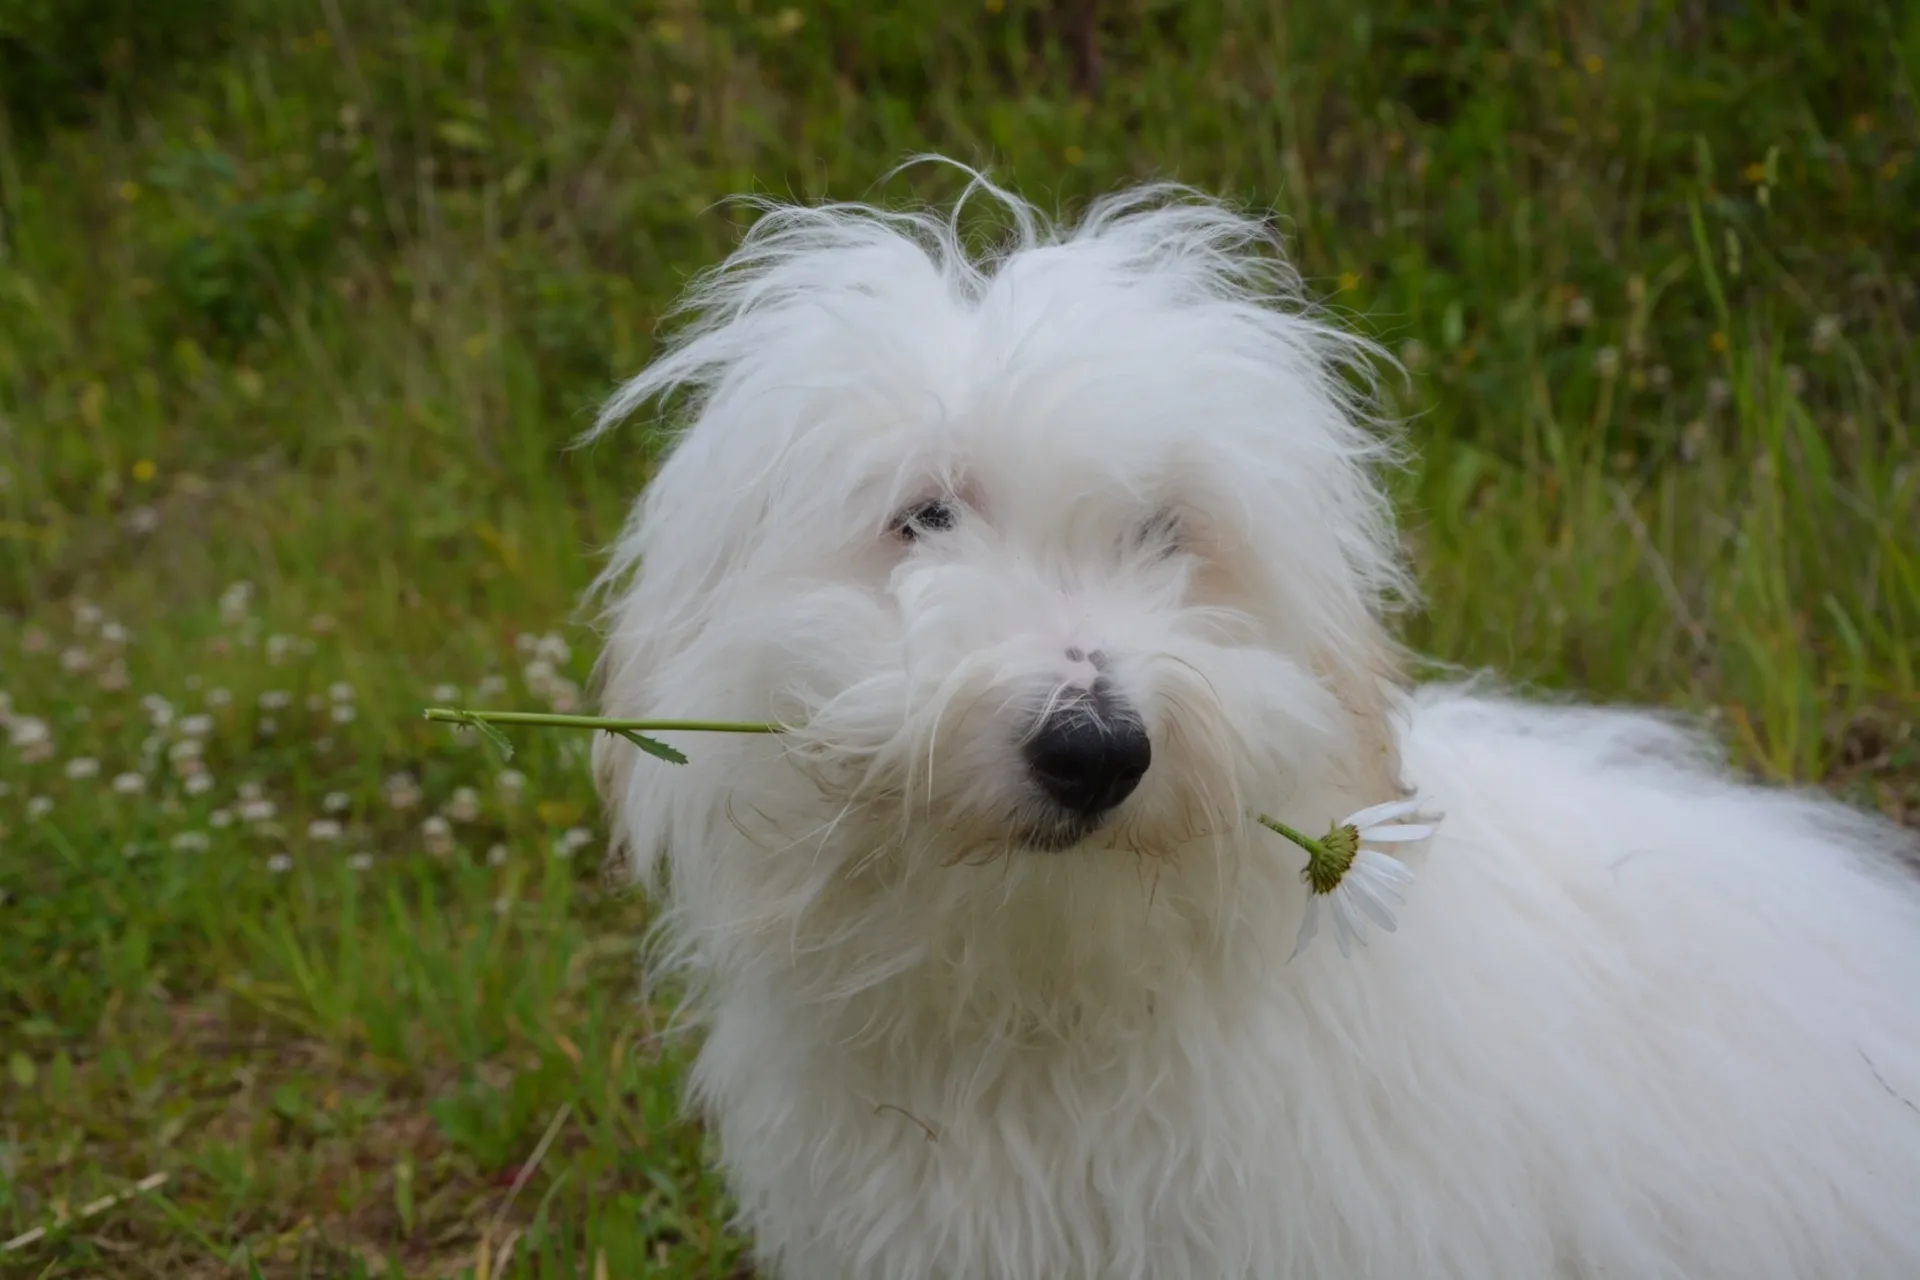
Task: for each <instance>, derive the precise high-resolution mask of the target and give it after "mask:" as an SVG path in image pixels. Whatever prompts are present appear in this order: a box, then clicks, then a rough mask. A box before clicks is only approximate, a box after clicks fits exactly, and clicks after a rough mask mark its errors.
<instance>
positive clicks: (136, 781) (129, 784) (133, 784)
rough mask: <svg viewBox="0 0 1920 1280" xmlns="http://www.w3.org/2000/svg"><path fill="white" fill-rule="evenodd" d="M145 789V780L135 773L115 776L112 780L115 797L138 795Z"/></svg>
mask: <svg viewBox="0 0 1920 1280" xmlns="http://www.w3.org/2000/svg"><path fill="white" fill-rule="evenodd" d="M146 789H147V780H146V779H145V778H143V777H141V776H140V775H139V774H137V773H122V774H117V775H115V777H114V779H113V790H114V792H115V794H117V795H123V796H132V795H138V794H140V793H141V792H142V791H145V790H146Z"/></svg>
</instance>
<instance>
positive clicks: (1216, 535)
mask: <svg viewBox="0 0 1920 1280" xmlns="http://www.w3.org/2000/svg"><path fill="white" fill-rule="evenodd" d="M975 190H976V191H977V192H982V193H984V194H985V195H986V197H987V198H989V199H990V200H991V201H993V202H994V204H995V207H996V208H997V209H999V210H1000V211H1002V212H1003V213H1004V214H1005V215H1006V217H1007V218H1008V220H1009V221H1010V223H1011V231H1010V235H1009V237H1008V239H1007V243H1006V247H1005V248H1004V249H1002V250H1000V251H997V252H994V253H990V254H977V253H974V252H970V251H969V249H968V248H967V247H966V245H965V244H963V242H962V237H961V234H960V231H959V228H958V221H957V220H958V211H957V210H956V211H955V213H954V214H953V216H951V217H936V216H933V215H930V214H897V213H887V212H881V211H876V210H872V209H867V208H862V207H848V206H833V207H825V208H791V207H769V208H767V209H766V211H765V213H764V216H763V217H762V218H761V219H760V220H759V222H758V223H757V225H756V227H755V228H754V230H753V232H752V233H751V234H750V235H749V237H748V238H747V240H746V243H745V244H744V246H743V247H742V248H741V249H740V250H739V251H738V252H737V253H735V254H734V255H733V257H732V258H731V259H730V260H729V261H728V262H727V263H725V264H724V265H723V266H722V267H721V268H720V269H718V270H717V271H716V272H715V273H713V274H711V275H709V276H707V277H705V278H704V279H703V280H701V281H700V282H699V283H698V284H697V285H696V286H695V287H694V289H693V290H692V293H691V295H690V297H689V299H688V303H687V311H688V312H689V314H690V315H691V317H692V319H691V323H690V324H689V325H688V326H687V327H686V329H685V330H684V331H683V332H682V334H681V336H680V337H679V339H678V340H677V341H676V342H675V343H674V344H673V345H672V346H670V347H669V348H668V350H667V351H666V352H665V353H664V354H663V355H661V356H660V358H659V359H658V360H657V361H655V362H654V363H653V364H652V365H651V367H649V368H648V369H646V370H645V371H644V372H642V373H641V374H640V375H639V376H638V377H636V378H635V379H634V380H633V381H632V382H631V383H629V384H628V385H627V386H626V387H625V388H624V389H623V390H621V391H620V392H619V394H618V395H617V396H616V397H615V398H614V399H613V401H612V402H611V403H610V404H609V405H608V407H607V410H606V413H605V415H604V418H603V421H602V427H603V429H604V428H605V427H608V426H611V425H612V424H613V423H614V422H616V421H617V420H619V419H622V418H625V417H627V416H628V415H629V414H630V413H632V412H633V411H635V410H637V409H639V408H641V407H642V406H644V405H647V404H649V403H658V404H663V405H665V406H667V407H668V408H669V410H670V411H671V412H672V413H673V415H674V417H675V419H676V422H677V424H678V427H679V432H678V435H677V438H676V440H675V442H674V445H673V447H672V449H671V451H670V453H669V455H668V456H667V458H666V460H665V462H664V463H663V464H662V465H661V467H660V469H659V471H658V473H657V475H656V476H655V478H654V479H653V480H652V482H651V484H650V485H649V486H648V488H647V489H646V491H645V493H644V494H643V495H642V497H641V499H640V501H639V503H638V506H637V507H636V510H635V512H634V514H633V517H632V520H631V523H630V525H629V526H628V528H627V529H626V531H625V533H624V534H623V536H622V537H621V539H620V541H619V543H618V546H617V548H616V550H615V554H614V556H613V558H612V563H611V565H610V567H609V569H608V572H607V575H606V578H605V580H604V582H603V584H602V587H603V589H604V591H605V593H606V595H605V599H606V602H607V606H608V632H609V635H608V643H607V648H606V652H605V655H604V658H603V662H602V668H601V671H600V673H599V681H600V689H601V695H602V702H603V703H604V711H605V713H606V714H609V715H618V716H662V717H699V718H707V719H713V718H729V719H740V720H775V721H779V722H781V723H784V724H787V725H790V726H793V729H792V732H790V733H789V734H786V735H783V736H781V737H777V738H769V737H746V736H740V737H729V736H721V735H693V734H682V735H678V736H674V735H664V736H668V737H671V738H673V741H674V742H675V745H677V746H679V747H681V748H682V749H683V750H685V751H686V752H687V753H688V754H689V755H690V756H691V757H692V759H691V763H689V764H687V765H684V766H680V767H675V766H672V765H668V764H665V763H662V762H660V761H657V760H654V759H651V758H648V757H644V756H640V755H639V754H638V753H636V752H635V751H634V749H633V748H632V747H631V746H630V745H628V744H626V743H624V742H621V741H618V740H616V739H613V738H610V737H603V738H602V740H601V742H600V746H599V748H598V755H597V760H596V765H597V771H598V776H599V781H600V785H601V788H602V793H603V795H604V798H605V801H606V803H607V805H608V809H609V813H610V817H611V821H612V823H613V827H614V830H615V832H616V839H617V843H618V846H619V849H620V850H621V851H622V852H623V854H624V856H625V858H626V860H627V862H628V864H629V866H630V868H631V870H632V871H633V872H635V873H637V874H638V875H639V876H641V877H643V878H644V879H645V880H646V881H647V883H649V884H650V885H652V886H653V888H654V889H655V891H656V892H657V893H658V894H659V896H660V900H661V902H662V907H663V910H662V916H661V921H660V927H661V934H660V938H661V942H662V947H661V950H660V952H659V957H658V958H659V963H660V965H661V969H662V972H667V973H671V974H673V975H675V976H676V977H677V979H678V980H679V981H680V982H681V983H682V984H683V985H682V987H681V990H682V993H683V995H684V1000H685V1008H686V1010H687V1011H688V1013H689V1014H690V1015H692V1016H693V1017H694V1018H695V1019H696V1020H697V1022H698V1023H699V1024H700V1027H701V1030H702V1032H703V1035H702V1040H701V1047H700V1050H699V1053H698V1058H697V1061H696V1062H695V1064H694V1066H693V1069H692V1075H691V1084H690V1087H691V1092H692V1096H693V1099H694V1100H695V1102H696V1104H697V1105H698V1107H699V1108H700V1109H701V1110H702V1111H703V1112H704V1113H705V1114H706V1115H707V1116H708V1117H709V1118H710V1121H711V1123H712V1124H713V1126H714V1128H715V1131H716V1133H717V1136H718V1141H719V1149H720V1153H721V1158H722V1160H723V1161H724V1165H725V1170H726V1174H727V1177H728V1178H729V1181H730V1185H731V1187H732V1190H733V1192H734V1194H735V1196H736V1198H737V1202H738V1206H739V1210H740V1215H741V1220H742V1226H743V1227H744V1228H745V1229H746V1230H748V1231H749V1232H751V1234H752V1236H753V1238H754V1241H755V1243H756V1249H757V1257H758V1259H759V1263H760V1265H761V1267H762V1268H763V1269H764V1271H765V1273H766V1274H768V1275H769V1276H771V1277H776V1278H780V1280H1042V1278H1047V1280H1227V1278H1236V1280H1283V1278H1289V1280H1290V1278H1293V1277H1327V1278H1329V1280H1333V1278H1338V1280H1367V1278H1377V1280H1415V1278H1438V1277H1461V1278H1463V1280H1464V1278H1472V1280H1489V1278H1493V1280H1545V1278H1549V1277H1568V1278H1571V1277H1582V1278H1589V1280H1598V1278H1599V1277H1615V1278H1619V1280H1768V1278H1778V1280H1789V1278H1793V1280H1806V1278H1810V1277H1835V1278H1838V1277H1849V1278H1852V1280H1868V1278H1875V1280H1913V1278H1914V1277H1920V1105H1917V1104H1920V891H1917V890H1916V887H1915V883H1914V881H1913V879H1912V878H1911V877H1910V876H1909V874H1908V873H1907V872H1906V871H1905V870H1904V869H1903V868H1901V867H1899V866H1898V865H1897V864H1896V860H1895V857H1894V855H1895V853H1896V852H1897V851H1898V850H1899V849H1900V848H1902V847H1903V836H1902V834H1901V833H1900V832H1898V831H1897V830H1895V829H1894V828H1893V827H1891V826H1889V825H1884V824H1882V823H1881V822H1879V821H1878V820H1876V819H1874V818H1871V817H1868V816H1865V815H1863V814H1860V813H1857V812H1853V811H1850V810H1848V809H1845V808H1842V807H1841V806H1839V805H1837V804H1835V803H1833V802H1830V801H1828V800H1825V799H1822V798H1820V797H1817V796H1814V795H1807V794H1789V793H1784V792H1780V791H1773V790H1763V789H1756V788H1755V787H1752V786H1749V785H1746V784H1744V783H1743V782H1741V781H1739V780H1738V779H1736V778H1735V777H1734V776H1732V775H1731V774H1730V773H1729V772H1728V771H1727V770H1726V769H1725V768H1724V767H1723V766H1722V764H1721V763H1720V762H1719V761H1718V759H1717V758H1716V757H1715V755H1714V753H1713V752H1712V751H1711V749H1710V748H1709V747H1708V745H1707V744H1706V743H1705V742H1704V741H1703V740H1702V739H1701V738H1699V737H1697V736H1696V735H1694V734H1693V733H1692V732H1691V731H1690V730H1688V729H1687V728H1685V727H1683V726H1680V725H1677V724H1674V723H1672V722H1669V721H1668V720H1667V719H1665V718H1660V717H1656V716H1654V715H1651V714H1644V713H1640V712H1637V711H1627V710H1598V709H1585V708H1579V707H1570V706H1549V705H1541V704H1539V703H1537V702H1529V701H1525V700H1522V699H1519V698H1516V697H1512V696H1509V695H1507V694H1504V693H1502V692H1500V691H1497V690H1493V689H1490V688H1486V687H1482V686H1479V685H1451V686H1440V687H1436V686H1428V687H1424V688H1420V689H1417V690H1416V689H1414V688H1412V687H1410V686H1409V685H1408V684H1407V682H1406V681H1404V680H1403V679H1402V677H1401V672H1402V671H1403V669H1404V663H1403V661H1402V655H1401V654H1400V653H1399V652H1398V650H1397V649H1396V647H1395V645H1394V643H1393V641H1392V640H1391V639H1390V637H1389V633H1388V631H1387V629H1386V626H1385V625H1384V622H1383V619H1384V618H1385V617H1386V616H1387V615H1388V613H1389V611H1390V610H1391V609H1392V608H1393V607H1394V606H1395V604H1396V602H1399V601H1404V600H1405V599H1406V598H1407V597H1408V595H1409V591H1408V583H1407V579H1406V571H1405V568H1404V566H1403V564H1402V559H1401V555H1400V550H1399V545H1398V541H1397V537H1396V534H1395V530H1394V525H1393V519H1392V512H1391V510H1390V507H1389V503H1388V501H1387V499H1386V497H1385V495H1384V492H1383V489H1382V487H1381V484H1380V468H1381V467H1382V466H1383V465H1387V464H1391V463H1393V462H1394V461H1395V459H1394V457H1393V455H1392V452H1391V450H1390V448H1389V446H1388V444H1387V443H1386V442H1387V440H1388V435H1387V433H1386V432H1384V431H1383V430H1382V429H1381V424H1380V423H1378V422H1377V421H1376V420H1375V419H1374V417H1373V416H1372V415H1371V414H1370V412H1369V405H1370V404H1372V403H1373V401H1372V398H1371V396H1370V395H1369V391H1370V387H1369V385H1368V383H1367V380H1366V372H1365V370H1366V367H1367V365H1368V364H1369V363H1370V357H1371V355H1372V353H1371V352H1370V351H1369V349H1368V348H1367V347H1366V346H1365V345H1364V344H1363V343H1361V342H1359V341H1358V340H1356V339H1354V338H1352V337H1350V336H1348V335H1345V334H1343V333H1342V332H1340V331H1339V330H1338V329H1337V328H1335V327H1333V326H1332V325H1330V324H1328V323H1326V322H1324V321H1323V320H1322V319H1320V318H1317V317H1316V316H1314V315H1313V314H1312V313H1311V312H1310V311H1309V310H1308V308H1307V307H1305V306H1304V305H1303V303H1302V302H1301V299H1300V295H1299V290H1298V286H1297V282H1296V280H1295V278H1294V277H1293V276H1292V275H1291V274H1290V273H1289V272H1288V270H1287V269H1286V268H1285V266H1284V265H1283V264H1282V263H1281V262H1280V260H1279V259H1278V258H1277V257H1276V255H1275V254H1274V252H1273V251H1272V247H1271V244H1270V238H1269V236H1268V233H1267V230H1266V228H1265V227H1264V226H1263V225H1262V224H1260V223H1258V222H1256V221H1253V220H1249V219H1246V218H1243V217H1241V216H1239V215H1237V214H1236V213H1233V212H1231V211H1229V210H1227V209H1224V208H1222V207H1220V206H1219V205H1217V204H1214V203H1211V202H1208V201H1205V200H1201V199H1198V198H1196V197H1193V196H1192V195H1190V194H1189V193H1185V192H1179V191H1172V190H1167V189H1148V190H1144V191H1137V192H1133V193H1130V194H1127V195H1124V196H1121V197H1117V198H1113V199H1109V200H1108V201H1106V202H1104V203H1102V204H1099V205H1097V206H1096V207H1095V208H1094V209H1093V210H1092V211H1091V212H1090V213H1089V214H1087V215H1086V216H1085V217H1084V218H1083V219H1081V220H1080V221H1079V222H1078V223H1077V224H1075V225H1072V226H1067V227H1056V226H1052V225H1049V224H1047V223H1045V222H1044V221H1043V220H1042V219H1041V218H1040V217H1039V216H1038V215H1037V214H1036V213H1035V212H1034V211H1033V210H1032V209H1031V208H1030V207H1028V206H1027V205H1025V204H1023V203H1021V202H1020V201H1019V200H1017V199H1016V198H1014V197H1012V196H1010V195H1008V194H1006V193H1004V192H1000V191H997V190H995V189H994V188H992V187H990V186H988V185H987V184H985V183H984V182H976V184H975ZM1096 688H1097V689H1099V690H1101V691H1103V696H1107V695H1110V696H1111V697H1112V698H1114V699H1116V700H1124V705H1125V706H1126V707H1128V708H1129V711H1128V713H1127V714H1129V715H1131V716H1134V717H1136V718H1137V720H1138V722H1139V724H1141V725H1142V726H1144V729H1145V732H1146V735H1147V738H1148V740H1149V741H1150V743H1151V749H1152V759H1151V764H1150V766H1149V767H1148V768H1147V769H1146V771H1145V773H1144V775H1143V776H1141V777H1140V778H1139V780H1138V784H1137V786H1136V787H1135V788H1134V789H1133V790H1132V791H1131V792H1130V793H1129V794H1128V795H1127V796H1126V798H1125V799H1124V801H1122V802H1121V803H1120V804H1119V805H1118V806H1117V807H1115V808H1113V809H1112V810H1111V811H1109V812H1102V813H1100V814H1099V815H1097V817H1096V818H1094V819H1091V820H1089V821H1090V823H1091V825H1087V826H1085V827H1082V826H1073V825H1070V824H1068V821H1067V818H1065V817H1063V816H1062V815H1061V814H1059V813H1057V812H1055V810H1054V808H1053V807H1050V805H1051V802H1050V801H1049V800H1048V799H1047V797H1046V795H1045V794H1043V792H1042V791H1041V790H1040V789H1037V788H1036V784H1035V778H1034V772H1033V769H1032V767H1031V765H1030V761H1029V758H1028V754H1027V752H1026V746H1027V744H1029V743H1030V742H1031V741H1032V738H1033V735H1034V734H1035V733H1036V732H1037V731H1038V730H1037V729H1036V726H1038V725H1041V724H1043V723H1044V722H1045V721H1046V720H1047V717H1048V716H1050V715H1053V714H1056V713H1057V712H1058V711H1059V710H1060V708H1061V707H1062V706H1063V705H1068V704H1073V703H1074V702H1075V700H1076V699H1085V698H1087V697H1090V696H1091V694H1090V692H1089V691H1090V690H1094V689H1096ZM1415 792H1417V794H1418V795H1419V796H1420V798H1421V799H1422V800H1423V802H1425V803H1427V804H1429V805H1430V806H1431V807H1432V808H1434V809H1436V810H1439V811H1442V812H1444V814H1445V819H1444V821H1443V822H1442V823H1441V825H1440V828H1439V830H1438V833H1437V834H1436V835H1435V836H1434V837H1433V838H1432V839H1430V840H1429V841H1427V842H1425V843H1423V844H1419V845H1416V846H1413V847H1411V848H1406V847H1402V848H1401V849H1399V850H1396V852H1397V853H1400V854H1401V855H1402V856H1403V857H1404V860H1405V861H1406V863H1407V865H1408V866H1409V867H1410V868H1411V869H1412V870H1413V871H1414V872H1415V873H1416V875H1417V879H1416V880H1415V882H1414V883H1413V884H1412V885H1411V886H1410V888H1409V892H1408V902H1407V905H1406V906H1405V907H1404V908H1403V909H1402V910H1401V912H1400V917H1399V928H1398V930H1397V932H1393V933H1381V932H1375V933H1373V934H1372V936H1371V938H1370V945H1368V946H1366V947H1364V948H1358V949H1356V950H1355V951H1354V953H1353V954H1352V956H1351V957H1344V956H1342V954H1341V953H1340V951H1339V950H1338V949H1336V948H1335V946H1334V945H1333V941H1332V939H1331V938H1328V937H1322V938H1321V939H1320V940H1319V942H1317V943H1316V944H1315V945H1314V946H1312V947H1310V948H1308V949H1307V950H1306V951H1305V952H1303V953H1302V954H1301V955H1300V956H1299V958H1297V959H1295V960H1293V961H1292V962H1291V963H1289V962H1288V956H1289V952H1290V951H1291V949H1292V945H1293V940H1294V937H1295V934H1296V931H1297V930H1298V927H1299V923H1300V920H1301V917H1302V913H1303V911H1304V909H1305V907H1306V897H1307V889H1306V887H1305V886H1304V885H1303V884H1302V882H1301V878H1300V871H1301V867H1302V863H1303V855H1302V854H1301V852H1300V850H1299V849H1298V848H1296V847H1294V846H1293V845H1291V844H1288V843H1286V842H1285V841H1283V840H1281V839H1280V838H1279V837H1277V836H1275V835H1274V834H1273V833H1272V832H1270V831H1268V830H1266V829H1265V828H1263V827H1261V826H1260V825H1258V824H1257V823H1256V822H1254V821H1253V814H1254V813H1256V812H1266V813H1270V814H1272V815H1274V816H1276V817H1279V818H1281V819H1282V820H1284V821H1285V822H1287V823H1289V824H1291V825H1292V826H1294V827H1297V828H1300V829H1302V830H1306V831H1310V832H1317V831H1320V830H1324V829H1326V827H1327V825H1328V824H1329V823H1330V822H1332V821H1335V820H1337V819H1339V818H1341V817H1343V816H1344V815H1346V814H1348V813H1350V812H1352V811H1354V810H1357V809H1360V808H1362V807H1364V806H1367V805H1370V804H1375V803H1378V802H1380V801H1383V800H1390V799H1393V798H1395V797H1397V796H1400V795H1403V794H1411V793H1415ZM1063 833H1065V834H1063Z"/></svg>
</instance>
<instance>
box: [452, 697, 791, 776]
mask: <svg viewBox="0 0 1920 1280" xmlns="http://www.w3.org/2000/svg"><path fill="white" fill-rule="evenodd" d="M426 717H427V719H429V720H438V721H440V722H441V723H443V724H459V725H466V726H467V727H468V728H471V729H478V730H479V731H480V732H481V733H484V734H485V735H486V736H487V737H488V738H489V739H491V740H492V742H493V745H494V746H496V747H498V748H500V753H501V755H502V756H504V757H505V758H507V759H509V760H511V759H513V744H512V743H510V742H508V741H507V738H506V735H505V734H503V733H501V732H500V730H499V729H498V728H496V727H495V726H497V725H503V724H523V725H534V726H537V727H540V728H547V729H591V730H596V731H598V732H600V733H610V734H612V735H613V736H614V737H616V738H625V739H626V740H627V741H628V742H631V743H632V744H633V745H634V746H635V747H637V748H639V749H640V750H641V751H644V752H646V753H647V754H648V755H650V756H654V757H656V758H658V759H661V760H665V761H666V762H667V763H669V764H685V763H686V762H687V757H686V753H685V752H683V751H680V750H678V749H677V748H674V747H670V746H668V745H667V744H666V743H664V742H662V741H660V740H659V739H658V738H650V737H648V736H647V735H648V734H650V733H676V732H679V733H782V732H785V726H783V725H777V724H763V723H760V722H757V721H738V720H621V719H617V718H615V717H612V716H563V715H561V714H560V713H559V712H555V711H470V710H468V709H467V708H465V707H428V708H427V710H426Z"/></svg>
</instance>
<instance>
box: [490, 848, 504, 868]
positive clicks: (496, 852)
mask: <svg viewBox="0 0 1920 1280" xmlns="http://www.w3.org/2000/svg"><path fill="white" fill-rule="evenodd" d="M487 865H488V866H490V867H504V866H506V865H507V846H505V845H503V844H496V845H492V846H490V847H489V848H488V849H487Z"/></svg>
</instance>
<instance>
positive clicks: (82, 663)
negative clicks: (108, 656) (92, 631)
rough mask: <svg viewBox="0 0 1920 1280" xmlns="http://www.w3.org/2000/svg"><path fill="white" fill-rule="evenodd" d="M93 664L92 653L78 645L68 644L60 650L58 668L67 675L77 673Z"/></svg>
mask: <svg viewBox="0 0 1920 1280" xmlns="http://www.w3.org/2000/svg"><path fill="white" fill-rule="evenodd" d="M92 665H93V655H92V654H90V653H88V652H87V651H86V650H85V649H82V648H80V647H79V646H78V645H70V646H68V647H67V648H65V649H62V650H61V651H60V669H61V670H62V671H64V672H66V673H67V674H68V675H70V676H72V675H79V674H80V673H81V672H82V671H85V670H86V669H87V668H89V667H91V666H92Z"/></svg>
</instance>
